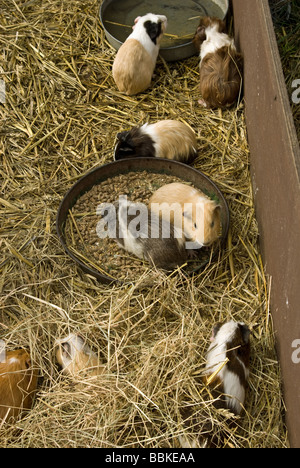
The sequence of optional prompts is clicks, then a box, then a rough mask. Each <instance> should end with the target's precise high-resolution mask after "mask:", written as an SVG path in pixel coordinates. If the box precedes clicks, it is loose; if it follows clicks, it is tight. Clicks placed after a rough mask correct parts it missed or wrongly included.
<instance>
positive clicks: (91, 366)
mask: <svg viewBox="0 0 300 468" xmlns="http://www.w3.org/2000/svg"><path fill="white" fill-rule="evenodd" d="M55 347H56V348H57V349H56V359H57V361H58V363H59V364H60V365H61V367H62V369H63V371H64V372H65V373H66V374H69V375H71V376H72V377H76V376H78V375H79V374H80V373H87V374H88V375H89V376H93V375H100V374H102V373H103V371H104V365H102V364H101V363H99V360H98V357H97V356H96V354H95V353H94V352H93V351H92V350H91V348H90V347H89V346H88V344H87V343H86V342H85V340H84V339H83V338H82V337H81V336H80V335H76V334H74V333H70V334H69V335H68V336H67V337H65V338H62V339H59V340H56V343H55Z"/></svg>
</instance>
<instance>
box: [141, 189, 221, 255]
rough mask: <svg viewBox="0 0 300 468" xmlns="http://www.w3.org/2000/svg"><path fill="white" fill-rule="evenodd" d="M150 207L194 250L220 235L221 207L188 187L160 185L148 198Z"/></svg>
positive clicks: (196, 190) (198, 191)
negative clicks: (177, 230)
mask: <svg viewBox="0 0 300 468" xmlns="http://www.w3.org/2000/svg"><path fill="white" fill-rule="evenodd" d="M149 208H150V210H151V211H153V212H155V213H156V214H157V215H158V216H161V217H162V218H164V219H170V220H171V222H173V223H174V226H175V227H177V228H178V229H181V230H182V231H183V233H184V236H185V239H186V240H187V241H189V242H191V243H192V244H193V246H192V248H193V249H197V248H201V247H206V246H209V245H211V244H212V243H213V242H215V241H216V240H217V239H218V238H219V237H220V235H221V229H222V225H221V207H220V205H218V203H216V202H215V201H214V200H212V199H210V198H209V197H207V196H206V195H205V194H204V193H203V192H201V191H200V190H199V189H195V188H193V187H191V186H190V185H187V184H183V183H180V182H173V183H171V184H166V185H163V186H162V187H160V188H159V189H158V190H156V191H155V192H154V194H153V195H152V197H151V198H150V200H149Z"/></svg>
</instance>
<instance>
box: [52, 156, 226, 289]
mask: <svg viewBox="0 0 300 468" xmlns="http://www.w3.org/2000/svg"><path fill="white" fill-rule="evenodd" d="M145 170H146V171H149V172H151V173H153V172H154V173H156V172H157V173H158V174H159V173H164V174H169V175H173V176H175V177H179V178H180V179H182V180H183V181H186V182H191V183H193V184H194V185H195V186H196V187H197V188H199V189H200V190H202V191H203V192H204V193H206V194H207V195H208V196H210V197H211V198H214V199H216V200H218V203H219V204H220V205H221V213H222V215H221V217H222V219H221V220H222V237H221V243H220V245H221V246H223V245H224V242H225V241H226V238H227V234H228V228H229V210H228V206H227V203H226V200H225V198H224V196H223V194H222V193H221V191H220V190H219V189H218V187H217V186H216V185H215V184H214V183H213V182H212V181H211V180H210V179H209V178H208V177H207V176H205V175H204V174H202V173H201V172H200V171H198V170H196V169H194V168H192V167H190V166H187V165H186V164H183V163H180V162H176V161H170V160H167V159H156V158H133V159H123V160H120V161H115V162H112V163H109V164H105V165H103V166H101V167H98V168H96V169H94V170H93V171H91V172H89V173H88V174H86V175H85V176H83V177H82V178H81V179H79V180H78V182H76V183H75V184H74V185H73V186H72V187H71V188H70V190H69V191H68V192H67V194H66V195H65V197H64V198H63V200H62V202H61V204H60V207H59V209H58V213H57V218H56V230H57V234H58V237H59V240H60V242H61V244H62V245H63V247H64V249H65V251H66V253H67V254H68V255H69V256H70V257H71V258H72V259H73V260H74V261H75V262H76V264H77V265H78V266H79V267H80V268H81V269H82V270H83V271H85V272H86V273H88V274H90V275H92V276H94V277H95V278H97V279H98V280H100V281H101V282H103V283H107V284H111V283H119V284H123V282H121V281H116V280H112V278H111V277H110V276H109V275H105V274H103V273H101V272H99V271H97V270H95V269H94V268H91V267H90V266H88V265H86V264H85V263H84V262H83V261H82V260H81V259H80V258H78V257H77V256H76V255H75V254H74V253H73V252H72V251H71V250H70V249H69V248H68V245H67V242H66V238H65V233H64V228H65V223H66V220H67V217H68V215H69V210H71V208H72V207H73V205H74V204H75V203H76V201H77V200H78V198H80V197H81V196H82V195H83V194H84V193H85V192H87V191H89V190H90V189H91V188H92V187H93V185H95V184H97V183H100V182H103V181H104V180H106V179H108V178H110V177H114V176H117V175H119V174H126V173H128V172H137V173H138V172H142V171H145ZM199 268H201V265H200V266H199Z"/></svg>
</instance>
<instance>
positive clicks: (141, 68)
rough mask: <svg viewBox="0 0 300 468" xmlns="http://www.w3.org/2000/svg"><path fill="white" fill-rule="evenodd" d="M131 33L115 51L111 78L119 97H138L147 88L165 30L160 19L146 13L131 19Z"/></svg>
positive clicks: (159, 16)
mask: <svg viewBox="0 0 300 468" xmlns="http://www.w3.org/2000/svg"><path fill="white" fill-rule="evenodd" d="M134 23H135V24H134V26H133V31H132V33H131V34H130V35H129V36H128V38H127V39H126V41H125V42H124V43H123V44H122V45H121V47H120V49H119V50H118V52H117V54H116V57H115V60H114V63H113V67H112V74H113V78H114V80H115V83H116V85H117V87H118V89H119V91H121V92H122V93H125V94H127V95H129V96H131V95H135V94H138V93H141V92H143V91H145V90H146V89H148V88H149V87H150V85H151V80H152V75H153V72H154V68H155V65H156V60H157V56H158V52H159V47H160V42H161V39H162V37H163V34H164V32H165V30H166V27H167V18H166V16H163V15H154V14H152V13H148V14H147V15H145V16H139V17H137V18H136V19H135V22H134Z"/></svg>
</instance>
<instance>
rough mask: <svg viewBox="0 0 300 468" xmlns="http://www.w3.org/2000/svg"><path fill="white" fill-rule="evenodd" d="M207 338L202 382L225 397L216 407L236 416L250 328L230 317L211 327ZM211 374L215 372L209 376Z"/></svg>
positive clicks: (244, 383) (243, 390)
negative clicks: (209, 340) (220, 407)
mask: <svg viewBox="0 0 300 468" xmlns="http://www.w3.org/2000/svg"><path fill="white" fill-rule="evenodd" d="M211 341H212V342H211V345H210V346H209V348H208V352H207V356H206V369H205V378H204V381H205V382H206V383H209V385H211V386H212V387H213V388H214V389H215V390H216V391H217V393H218V394H219V395H223V398H224V399H225V400H222V397H221V399H220V400H218V402H219V404H220V406H225V407H226V408H228V409H230V410H231V411H232V412H233V413H234V414H236V415H239V414H240V413H241V411H242V409H243V405H244V401H245V396H246V388H247V381H248V378H249V359H250V330H249V328H248V326H247V325H245V324H244V323H243V322H235V321H233V320H231V321H229V322H226V323H223V324H221V323H218V324H216V325H215V326H214V328H213V333H212V338H211ZM227 359H228V361H227V362H226V360H227ZM225 362H226V364H225V365H224V366H223V367H222V364H223V363H225ZM218 369H220V371H219V372H217V371H218ZM214 373H216V375H215V376H214V377H213V378H212V379H210V377H211V376H212V375H213V374H214ZM210 380H211V382H210ZM216 406H218V405H217V404H216Z"/></svg>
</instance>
